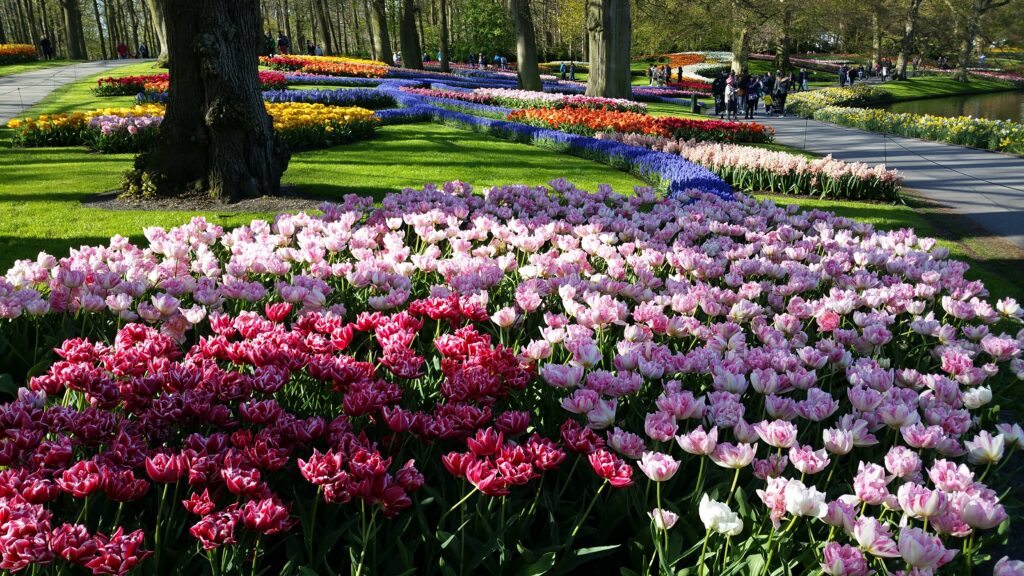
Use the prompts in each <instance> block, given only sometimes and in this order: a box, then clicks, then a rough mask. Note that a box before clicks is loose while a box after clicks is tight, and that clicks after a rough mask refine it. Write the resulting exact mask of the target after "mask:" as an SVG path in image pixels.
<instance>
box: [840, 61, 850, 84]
mask: <svg viewBox="0 0 1024 576" xmlns="http://www.w3.org/2000/svg"><path fill="white" fill-rule="evenodd" d="M849 74H850V71H849V70H847V69H846V64H840V65H839V87H840V88H845V87H846V80H847V78H849Z"/></svg>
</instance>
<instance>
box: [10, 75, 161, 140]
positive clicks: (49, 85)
mask: <svg viewBox="0 0 1024 576" xmlns="http://www.w3.org/2000/svg"><path fill="white" fill-rule="evenodd" d="M138 62H143V60H102V61H98V62H79V63H76V64H69V65H68V66H60V67H57V68H41V69H39V70H31V71H29V72H22V73H20V74H10V75H8V76H0V125H4V124H6V123H7V121H8V120H10V119H11V118H14V117H15V116H18V115H20V114H21V112H22V111H23V110H25V109H26V108H28V107H29V106H32V105H34V104H36V103H37V102H39V101H40V100H42V99H43V98H45V97H46V96H47V95H48V94H49V93H50V92H53V91H54V90H55V89H57V88H58V87H60V86H63V85H64V84H67V83H68V82H74V81H75V80H78V79H79V78H82V77H83V76H91V75H93V74H97V73H100V72H103V71H104V70H108V69H110V68H116V67H118V66H124V65H125V64H134V63H138Z"/></svg>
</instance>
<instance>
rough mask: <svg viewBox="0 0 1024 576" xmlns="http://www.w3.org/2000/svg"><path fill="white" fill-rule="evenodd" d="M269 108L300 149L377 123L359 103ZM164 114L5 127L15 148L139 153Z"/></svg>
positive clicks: (56, 118) (139, 109) (83, 116)
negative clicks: (63, 147)
mask: <svg viewBox="0 0 1024 576" xmlns="http://www.w3.org/2000/svg"><path fill="white" fill-rule="evenodd" d="M382 97H386V96H383V95H382ZM266 107H267V113H269V114H270V116H271V118H273V121H274V131H275V132H276V133H277V134H278V135H279V136H280V137H281V138H282V139H283V140H284V141H285V142H287V143H288V144H289V145H291V146H292V147H294V148H298V149H303V148H319V147H325V146H332V145H334V144H338V143H341V142H349V141H352V140H359V139H364V138H368V137H369V136H371V135H372V134H373V132H374V130H375V126H376V124H377V123H378V119H377V118H376V117H375V116H374V115H373V112H372V111H370V110H366V109H364V108H359V107H342V106H336V105H324V104H312V103H305V102H276V103H275V102H267V103H266ZM164 112H165V108H164V107H163V106H162V105H160V104H148V105H141V106H135V107H133V108H104V109H100V110H93V111H90V112H74V113H70V114H59V115H53V116H40V117H39V118H37V119H32V118H28V119H25V120H11V121H10V122H9V123H8V124H7V125H8V127H10V128H13V129H15V134H14V138H13V143H14V145H16V146H24V147H38V146H79V145H85V146H88V147H90V149H93V150H97V151H100V152H129V151H131V152H138V151H142V150H147V149H148V148H149V147H150V146H151V145H152V144H153V141H154V139H155V137H156V131H157V128H159V126H160V122H161V121H162V120H163V116H164Z"/></svg>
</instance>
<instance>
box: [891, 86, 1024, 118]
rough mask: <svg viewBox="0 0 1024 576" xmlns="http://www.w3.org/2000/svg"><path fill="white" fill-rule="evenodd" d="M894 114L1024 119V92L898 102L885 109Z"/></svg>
mask: <svg viewBox="0 0 1024 576" xmlns="http://www.w3.org/2000/svg"><path fill="white" fill-rule="evenodd" d="M881 108H884V109H886V110H888V111H890V112H909V113H912V114H931V115H933V116H973V117H975V118H989V119H992V120H1013V121H1016V122H1020V121H1021V120H1022V118H1024V91H1019V92H993V93H989V94H969V95H964V96H946V97H943V98H928V99H926V100H911V101H909V102H896V103H893V104H887V105H884V106H881Z"/></svg>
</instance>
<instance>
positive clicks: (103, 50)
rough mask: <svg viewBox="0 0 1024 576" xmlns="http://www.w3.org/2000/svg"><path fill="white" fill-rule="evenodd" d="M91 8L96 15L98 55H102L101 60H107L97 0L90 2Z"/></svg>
mask: <svg viewBox="0 0 1024 576" xmlns="http://www.w3.org/2000/svg"><path fill="white" fill-rule="evenodd" d="M92 8H93V11H94V12H95V14H96V28H97V30H98V31H99V34H100V54H102V55H103V59H104V60H106V59H107V45H106V44H105V43H104V42H103V21H102V20H100V4H99V2H98V0H92Z"/></svg>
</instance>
